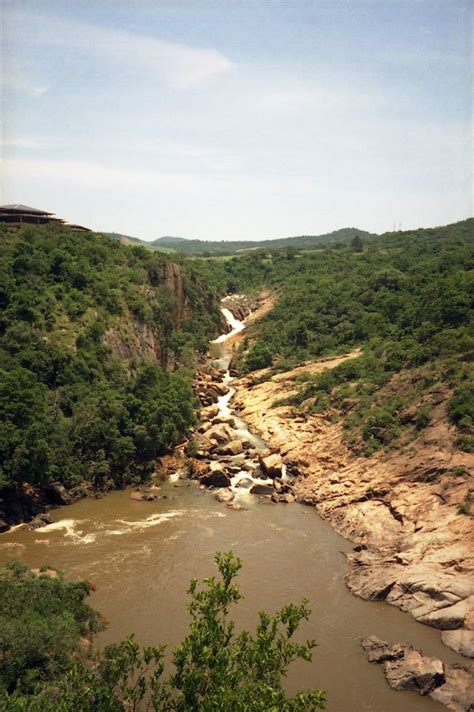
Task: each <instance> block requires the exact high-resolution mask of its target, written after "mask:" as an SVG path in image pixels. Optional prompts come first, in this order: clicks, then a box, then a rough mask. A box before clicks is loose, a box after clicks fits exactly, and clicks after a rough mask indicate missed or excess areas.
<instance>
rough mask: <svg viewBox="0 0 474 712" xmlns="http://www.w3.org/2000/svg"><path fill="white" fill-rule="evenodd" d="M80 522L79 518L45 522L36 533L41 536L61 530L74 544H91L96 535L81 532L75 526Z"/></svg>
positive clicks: (81, 521)
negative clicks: (50, 522)
mask: <svg viewBox="0 0 474 712" xmlns="http://www.w3.org/2000/svg"><path fill="white" fill-rule="evenodd" d="M82 523H83V520H79V519H60V520H59V522H53V523H52V524H47V525H46V526H45V527H42V528H41V529H40V530H38V532H37V534H39V535H40V536H42V535H43V534H50V533H51V532H57V531H59V532H60V531H63V532H64V536H65V537H67V538H68V539H72V541H73V543H75V544H93V543H94V541H95V540H96V537H97V535H96V534H83V533H82V530H81V529H78V528H77V527H78V525H79V524H82ZM39 541H41V540H39ZM43 541H44V540H43Z"/></svg>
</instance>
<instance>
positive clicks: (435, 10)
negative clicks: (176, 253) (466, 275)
mask: <svg viewBox="0 0 474 712" xmlns="http://www.w3.org/2000/svg"><path fill="white" fill-rule="evenodd" d="M472 8H473V5H472V3H471V2H470V0H126V1H125V0H122V1H120V0H113V2H112V1H111V0H75V2H72V0H67V1H65V0H0V12H1V23H0V33H1V36H0V39H1V54H0V61H1V71H0V113H1V118H2V121H1V133H0V146H1V148H0V156H1V159H2V172H1V177H0V204H5V203H17V202H18V203H24V204H26V205H31V206H33V207H36V208H40V209H44V210H49V211H52V212H55V213H57V214H58V215H59V216H60V217H63V218H66V219H67V220H69V221H71V222H77V223H80V224H83V225H86V226H88V227H91V228H93V229H95V230H101V231H110V232H111V231H115V232H120V233H124V234H128V235H132V236H137V237H141V238H142V239H147V240H152V239H155V238H157V237H160V236H163V235H171V236H181V237H188V238H199V239H210V240H231V239H233V240H236V239H245V240H260V239H270V238H278V237H287V236H290V235H302V234H305V235H317V234H321V233H325V232H328V231H331V230H336V229H339V228H343V227H357V228H359V229H365V230H369V231H373V232H384V231H387V230H392V229H393V226H394V224H395V226H396V228H397V229H398V228H399V227H400V226H401V227H402V229H410V228H417V227H429V226H435V225H443V224H448V223H452V222H455V221H457V220H462V219H464V218H466V217H469V216H470V215H471V214H472V205H473V200H472V176H471V159H472V46H473V41H472V30H473V15H472Z"/></svg>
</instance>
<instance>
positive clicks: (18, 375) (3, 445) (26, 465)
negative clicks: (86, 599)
mask: <svg viewBox="0 0 474 712" xmlns="http://www.w3.org/2000/svg"><path fill="white" fill-rule="evenodd" d="M0 241H1V246H2V250H1V257H0V285H1V287H0V309H1V316H0V409H1V412H2V422H1V425H0V463H1V464H0V495H1V496H2V497H5V495H7V496H8V493H10V494H11V492H12V491H15V490H17V489H19V488H21V487H22V485H23V483H28V484H31V485H41V486H44V485H46V484H47V483H49V482H52V481H59V482H61V483H64V484H65V485H66V486H67V487H68V488H74V487H76V488H79V489H80V488H81V487H82V486H83V484H84V483H86V484H87V483H90V484H92V485H93V486H94V487H96V488H103V487H108V486H112V485H122V484H124V483H126V482H129V481H131V480H132V479H133V478H142V477H144V476H145V475H146V474H147V473H148V472H149V470H150V468H151V467H152V463H153V459H154V458H155V457H156V456H157V455H159V454H160V453H162V452H164V451H166V450H167V449H168V448H170V447H172V445H173V444H175V443H176V442H177V441H178V440H179V439H180V438H182V437H183V435H184V433H185V432H186V430H187V428H188V427H189V426H190V425H191V424H192V423H193V422H194V418H195V414H194V400H193V395H192V391H191V377H190V375H191V374H190V371H189V368H188V369H186V366H188V367H189V366H192V364H193V358H194V357H195V354H196V353H197V352H199V351H202V350H205V348H206V346H207V341H208V339H209V338H210V337H212V336H213V335H215V334H216V333H218V330H219V328H220V319H221V317H220V312H219V303H218V296H219V295H218V294H217V291H216V289H215V288H213V286H212V284H211V280H205V279H203V278H201V277H200V276H199V274H197V272H196V269H195V267H194V266H193V265H192V264H189V265H186V264H184V263H183V264H181V265H177V264H175V263H173V262H171V261H170V260H169V259H168V258H167V257H166V256H164V255H160V254H158V253H151V252H149V251H148V250H146V249H144V248H141V247H125V246H122V245H120V244H119V243H118V242H116V241H113V240H111V239H108V238H105V237H103V236H99V235H95V234H93V233H86V234H84V233H76V232H73V231H71V230H68V229H67V228H63V227H59V228H56V227H51V226H45V227H43V228H37V227H29V228H24V229H23V230H15V229H11V228H10V229H9V228H3V229H2V230H1V232H0Z"/></svg>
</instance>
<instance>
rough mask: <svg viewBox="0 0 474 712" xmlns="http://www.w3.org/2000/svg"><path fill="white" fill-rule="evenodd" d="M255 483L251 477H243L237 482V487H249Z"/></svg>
mask: <svg viewBox="0 0 474 712" xmlns="http://www.w3.org/2000/svg"><path fill="white" fill-rule="evenodd" d="M252 485H253V480H252V479H251V478H250V477H241V478H240V480H239V481H238V482H237V487H242V489H249V488H250V487H252Z"/></svg>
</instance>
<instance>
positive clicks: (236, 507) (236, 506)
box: [225, 502, 245, 512]
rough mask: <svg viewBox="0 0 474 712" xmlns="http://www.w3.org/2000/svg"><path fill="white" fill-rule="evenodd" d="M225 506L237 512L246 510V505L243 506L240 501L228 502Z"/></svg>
mask: <svg viewBox="0 0 474 712" xmlns="http://www.w3.org/2000/svg"><path fill="white" fill-rule="evenodd" d="M225 506H226V507H228V508H229V509H234V510H235V511H236V512H242V511H244V510H245V507H242V505H241V504H239V503H238V502H226V505H225Z"/></svg>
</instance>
